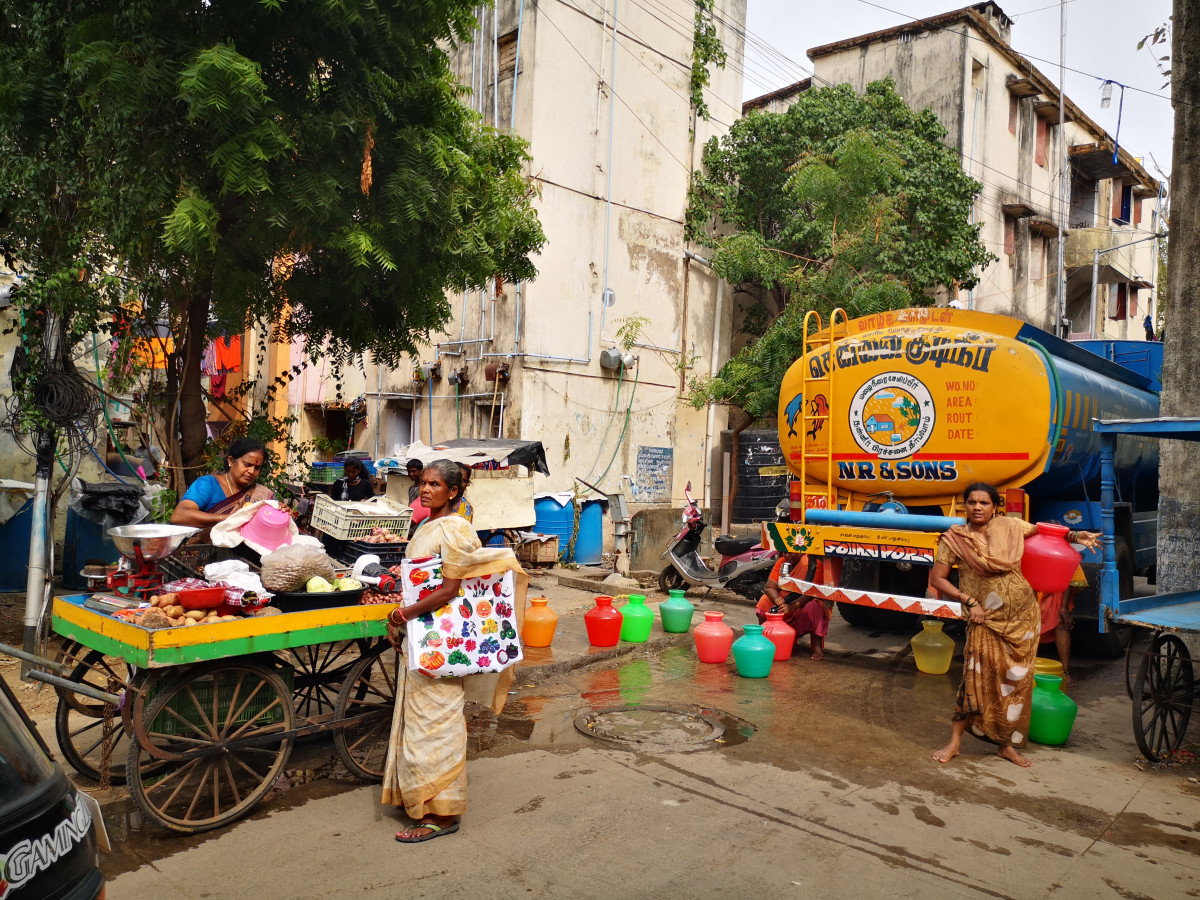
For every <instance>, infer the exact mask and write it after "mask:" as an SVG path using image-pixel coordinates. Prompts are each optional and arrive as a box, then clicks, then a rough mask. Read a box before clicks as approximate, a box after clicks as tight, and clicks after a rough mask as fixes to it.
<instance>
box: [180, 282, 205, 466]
mask: <svg viewBox="0 0 1200 900" xmlns="http://www.w3.org/2000/svg"><path fill="white" fill-rule="evenodd" d="M208 300H209V290H208V282H207V280H206V281H204V282H201V284H200V285H198V286H197V287H196V289H195V291H194V292H193V294H192V296H191V298H190V299H189V300H188V311H187V323H186V324H185V326H184V328H185V337H184V347H183V372H182V374H181V375H180V385H179V450H180V457H181V458H182V463H183V475H184V481H185V482H186V483H187V484H191V483H192V482H193V481H195V480H196V479H197V478H199V477H200V476H201V475H203V474H204V445H205V444H206V443H207V442H208V409H207V407H206V406H205V405H204V391H203V388H202V386H201V383H200V376H201V372H200V362H201V357H202V356H203V354H204V342H205V340H206V339H207V337H208Z"/></svg>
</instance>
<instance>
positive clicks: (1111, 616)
mask: <svg viewBox="0 0 1200 900" xmlns="http://www.w3.org/2000/svg"><path fill="white" fill-rule="evenodd" d="M1092 426H1093V430H1094V431H1096V432H1097V433H1098V434H1099V435H1100V517H1101V518H1100V522H1101V529H1100V530H1101V534H1102V538H1103V541H1102V542H1103V560H1104V562H1103V565H1102V566H1101V570H1100V630H1101V631H1102V632H1104V631H1107V630H1108V629H1109V628H1110V627H1113V626H1120V625H1135V626H1138V627H1141V628H1147V629H1150V630H1151V632H1152V636H1151V639H1150V643H1149V645H1148V646H1147V647H1146V649H1145V651H1143V652H1141V653H1139V654H1136V655H1135V654H1134V653H1133V651H1132V647H1133V643H1132V642H1131V643H1130V650H1128V651H1126V652H1127V654H1128V655H1127V656H1126V684H1127V687H1128V690H1129V695H1130V699H1131V700H1132V701H1133V707H1132V713H1133V737H1134V741H1135V742H1136V743H1137V746H1138V749H1139V750H1140V751H1141V752H1142V754H1143V755H1144V756H1145V757H1146V758H1147V759H1149V760H1151V761H1155V762H1158V761H1162V760H1166V759H1169V758H1170V757H1171V756H1172V755H1173V754H1175V753H1176V752H1177V751H1178V750H1179V749H1180V748H1181V747H1182V745H1183V741H1184V737H1185V736H1186V734H1187V729H1188V725H1189V723H1190V721H1191V717H1192V712H1193V711H1194V710H1195V708H1196V706H1197V703H1198V702H1200V694H1198V693H1197V690H1196V678H1195V670H1194V666H1193V662H1192V657H1191V654H1190V653H1189V652H1188V648H1187V644H1186V643H1185V642H1184V641H1183V640H1182V639H1181V638H1180V637H1179V635H1180V634H1185V633H1200V590H1191V591H1176V592H1172V593H1165V594H1156V595H1154V596H1152V597H1130V598H1127V599H1124V600H1122V599H1121V594H1120V573H1119V570H1118V569H1117V555H1116V515H1115V512H1114V507H1115V503H1116V500H1117V484H1116V469H1115V466H1114V458H1115V454H1116V442H1117V438H1118V437H1121V436H1134V437H1152V438H1159V439H1163V440H1184V441H1200V418H1173V417H1160V418H1155V419H1111V420H1107V421H1099V420H1093V422H1092ZM1131 675H1132V678H1131V677H1130V676H1131Z"/></svg>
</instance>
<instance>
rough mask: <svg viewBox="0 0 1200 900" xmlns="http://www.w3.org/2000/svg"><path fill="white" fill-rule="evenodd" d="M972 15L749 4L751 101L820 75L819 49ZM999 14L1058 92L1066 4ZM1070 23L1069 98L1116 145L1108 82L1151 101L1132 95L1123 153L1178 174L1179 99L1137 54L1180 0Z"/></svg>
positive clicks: (829, 2) (811, 0) (833, 2)
mask: <svg viewBox="0 0 1200 900" xmlns="http://www.w3.org/2000/svg"><path fill="white" fill-rule="evenodd" d="M968 5H969V3H968V2H967V0H870V2H866V0H823V2H817V0H747V11H746V31H747V43H746V62H745V71H744V90H743V99H746V100H748V99H750V98H752V97H757V96H759V95H761V94H765V93H768V92H770V91H773V90H775V89H777V88H780V87H783V86H784V85H787V84H791V83H793V82H795V81H799V80H800V79H802V78H805V77H807V76H808V75H809V74H810V71H811V67H812V62H811V60H809V58H808V55H807V51H808V49H809V48H810V47H819V46H821V45H822V44H829V43H833V42H834V41H840V40H845V39H847V38H851V37H856V36H857V35H860V34H867V33H869V32H872V31H879V30H881V29H884V28H891V27H893V26H896V25H901V24H903V23H904V22H907V21H912V19H914V18H920V17H923V16H933V15H938V14H939V13H944V12H950V11H952V10H955V9H960V8H962V7H964V6H968ZM880 7H885V8H886V9H881V8H880ZM1000 8H1001V9H1002V10H1004V12H1005V13H1006V14H1007V15H1008V16H1009V18H1011V19H1013V20H1014V22H1013V26H1012V38H1011V43H1012V46H1013V48H1014V49H1015V50H1016V51H1017V52H1018V53H1022V54H1024V55H1025V56H1027V57H1030V58H1031V59H1032V61H1033V64H1034V65H1035V66H1036V67H1037V68H1038V69H1039V70H1041V72H1042V74H1044V75H1046V76H1047V77H1048V78H1049V79H1050V80H1051V81H1053V82H1054V83H1055V84H1057V83H1058V58H1059V4H1058V3H1057V2H1053V0H1006V2H1003V3H1001V4H1000ZM888 10H890V11H888ZM1066 14H1067V27H1066V33H1067V44H1066V65H1067V73H1066V93H1067V96H1068V97H1070V98H1071V99H1072V100H1074V101H1075V103H1077V104H1078V105H1079V107H1080V108H1081V109H1083V111H1084V112H1086V113H1087V114H1088V115H1089V116H1091V117H1092V119H1093V120H1095V121H1096V122H1097V124H1099V125H1100V127H1101V128H1103V129H1104V130H1105V131H1107V132H1108V133H1109V134H1110V135H1111V134H1113V133H1114V132H1115V131H1116V130H1117V105H1118V101H1119V99H1120V91H1119V89H1116V88H1114V90H1113V97H1112V104H1111V106H1110V107H1109V108H1108V109H1102V108H1101V107H1100V84H1101V81H1100V79H1105V78H1110V79H1113V80H1115V81H1118V82H1121V83H1122V84H1125V85H1128V86H1129V87H1136V88H1140V89H1142V90H1143V91H1148V92H1149V93H1141V92H1139V91H1133V90H1129V89H1126V91H1125V103H1124V109H1123V111H1122V115H1121V128H1120V133H1119V134H1118V139H1119V140H1120V143H1121V146H1122V147H1125V148H1126V149H1127V150H1128V151H1129V152H1130V153H1131V154H1133V155H1134V156H1136V157H1139V158H1142V160H1143V163H1144V165H1145V166H1146V169H1147V170H1148V171H1149V172H1150V173H1151V174H1152V175H1154V176H1156V177H1162V174H1165V173H1169V172H1170V166H1171V135H1172V129H1173V127H1174V125H1173V123H1174V113H1173V111H1172V109H1171V103H1170V100H1169V97H1170V89H1169V88H1166V89H1164V88H1163V84H1164V83H1165V82H1166V80H1167V79H1166V78H1164V77H1163V76H1162V75H1161V74H1160V73H1159V71H1158V69H1157V68H1156V67H1155V63H1154V59H1153V58H1152V57H1151V55H1150V54H1149V53H1148V52H1147V51H1146V50H1145V49H1143V50H1140V51H1139V50H1138V49H1137V44H1138V41H1139V40H1141V39H1142V37H1143V36H1145V35H1147V34H1149V33H1151V32H1152V31H1154V29H1155V28H1156V27H1158V26H1159V25H1161V24H1162V23H1163V22H1165V21H1166V20H1167V17H1168V16H1170V14H1171V0H1139V2H1134V3H1131V2H1129V0H1067V3H1066ZM1169 54H1170V50H1169V48H1167V45H1163V44H1160V45H1158V53H1157V55H1158V56H1164V55H1169ZM1033 57H1037V59H1033ZM1164 65H1166V66H1169V65H1170V63H1169V62H1168V63H1165V64H1164ZM1072 69H1075V70H1077V71H1074V72H1073V71H1071V70H1072ZM1081 72H1085V73H1087V74H1086V75H1085V74H1080V73H1081ZM1090 76H1099V78H1095V77H1090ZM1151 154H1152V155H1153V157H1154V159H1153V160H1151V159H1150V156H1151ZM1155 161H1157V163H1158V165H1157V167H1156V166H1155V165H1154V162H1155ZM1160 170H1161V173H1160Z"/></svg>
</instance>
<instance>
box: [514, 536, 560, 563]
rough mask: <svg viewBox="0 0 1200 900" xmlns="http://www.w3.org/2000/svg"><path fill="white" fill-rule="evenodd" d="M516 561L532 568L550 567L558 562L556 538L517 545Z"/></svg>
mask: <svg viewBox="0 0 1200 900" xmlns="http://www.w3.org/2000/svg"><path fill="white" fill-rule="evenodd" d="M517 559H519V560H520V561H521V562H523V563H529V564H530V565H534V566H552V565H554V564H555V563H557V562H558V538H557V537H552V538H550V540H548V541H527V542H526V543H524V544H518V545H517Z"/></svg>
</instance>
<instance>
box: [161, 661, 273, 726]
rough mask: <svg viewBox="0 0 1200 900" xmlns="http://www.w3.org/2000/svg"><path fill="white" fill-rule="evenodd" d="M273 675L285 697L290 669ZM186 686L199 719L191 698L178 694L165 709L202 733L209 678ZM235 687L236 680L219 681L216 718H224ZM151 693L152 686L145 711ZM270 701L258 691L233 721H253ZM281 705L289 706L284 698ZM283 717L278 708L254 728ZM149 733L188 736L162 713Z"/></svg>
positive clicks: (209, 710)
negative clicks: (282, 688)
mask: <svg viewBox="0 0 1200 900" xmlns="http://www.w3.org/2000/svg"><path fill="white" fill-rule="evenodd" d="M276 672H277V674H278V675H279V676H280V677H281V678H282V679H283V683H284V684H286V685H287V689H288V693H289V694H291V692H292V690H293V688H294V685H295V670H294V669H292V667H291V666H282V667H280V668H278V669H276ZM213 674H214V675H220V672H214V673H213ZM189 685H190V687H191V690H192V694H194V695H195V697H196V701H197V702H198V703H199V704H200V707H201V708H202V709H203V710H204V713H203V715H201V712H200V710H199V709H197V708H196V703H194V702H193V701H192V697H191V696H190V695H188V694H186V693H182V692H181V693H178V694H176V695H175V697H174V698H172V700H171V703H170V704H169V705H168V706H167V709H169V710H171V711H172V712H174V713H176V714H177V715H179V716H180V717H182V718H183V719H184V720H186V721H187V722H190V723H191V724H192V725H195V726H196V727H197V728H199V729H200V730H202V731H203V730H205V725H204V720H205V718H211V716H212V706H213V699H212V698H213V682H212V677H211V676H208V677H206V678H204V679H196V680H195V681H191V682H189ZM236 685H237V681H236V679H234V680H224V679H223V680H222V684H221V687H220V694H219V695H218V697H217V708H218V715H219V716H220V717H223V716H225V714H227V713H228V712H229V703H230V701H231V700H232V699H233V690H234V687H235V686H236ZM155 693H156V692H155V691H154V688H153V686H152V687H151V690H150V696H148V697H147V701H146V706H147V707H149V705H150V703H151V702H152V701H153V699H154V694H155ZM271 700H272V696H271V692H269V691H259V693H258V695H256V696H255V698H254V699H253V700H252V701H251V702H250V704H249V705H248V706H247V707H246V708H245V709H244V710H242V712H241V714H240V715H239V716H238V718H237V724H239V725H242V724H245V723H246V722H249V721H250V720H251V719H254V718H255V717H256V716H257V715H258V714H259V713H261V712H262V711H263V710H264V709H265V708H266V707H267V706H268V705H270V703H271ZM284 702H285V703H287V702H290V700H289V699H286V698H285V700H284ZM238 703H239V705H240V703H241V700H239V701H238ZM283 717H284V708H283V705H282V704H280V705H279V706H276V707H275V708H274V709H272V710H271V711H270V712H269V713H268V714H267V716H266V717H265V718H261V719H258V724H259V725H275V724H277V723H279V722H282V721H283ZM150 731H151V732H152V733H154V734H166V735H172V736H176V735H182V736H184V737H186V736H188V735H190V734H191V733H192V732H191V730H190V729H189V728H187V726H185V725H184V724H183V722H180V721H179V719H177V718H176V717H175V716H174V715H168V714H167V712H166V710H163V712H161V713H159V714H158V715H157V716H155V717H154V721H153V722H151V723H150Z"/></svg>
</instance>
